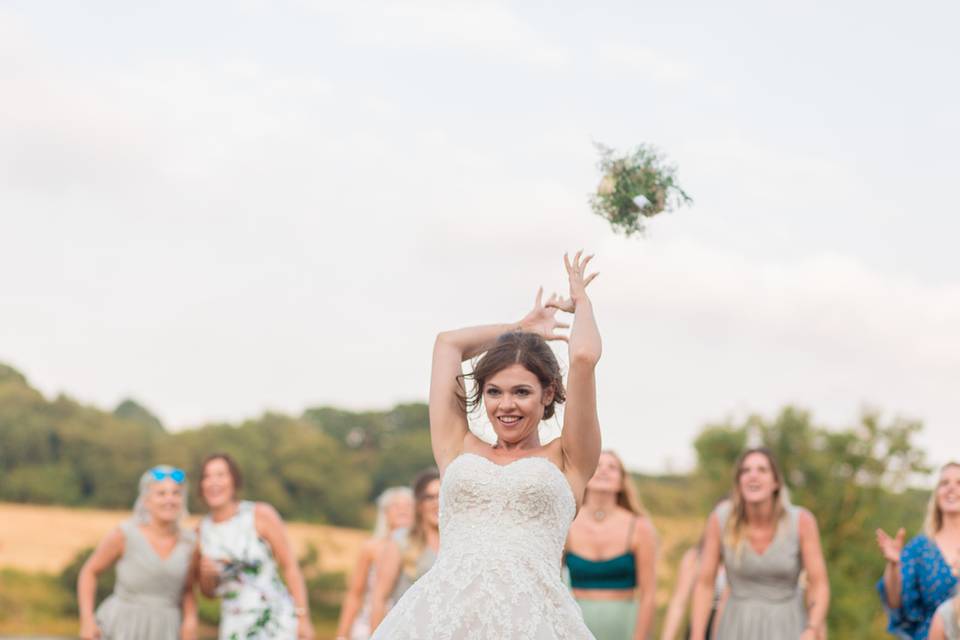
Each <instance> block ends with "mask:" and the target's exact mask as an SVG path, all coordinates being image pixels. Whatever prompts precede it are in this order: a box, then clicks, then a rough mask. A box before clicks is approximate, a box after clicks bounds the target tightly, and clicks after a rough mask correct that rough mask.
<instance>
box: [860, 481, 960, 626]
mask: <svg viewBox="0 0 960 640" xmlns="http://www.w3.org/2000/svg"><path fill="white" fill-rule="evenodd" d="M904 535H905V534H904V530H903V529H900V530H899V531H898V532H897V535H896V536H893V537H891V536H889V535H887V533H886V532H885V531H883V530H882V529H878V530H877V544H878V545H879V547H880V551H881V552H882V553H883V556H884V558H885V559H886V561H887V567H886V569H885V570H884V573H883V578H881V579H880V582H879V583H877V590H878V591H879V592H880V599H881V600H882V601H883V605H884V608H885V609H886V610H887V615H888V616H889V619H890V624H889V626H888V627H887V630H888V631H889V632H890V633H891V634H893V635H894V636H896V637H898V638H909V639H910V640H926V638H927V634H928V632H929V630H930V623H931V620H932V619H933V615H934V613H935V612H936V611H937V608H938V607H939V606H940V605H941V604H942V603H943V602H945V601H946V600H948V599H949V598H950V596H951V595H952V594H953V593H955V592H956V589H957V577H958V574H960V463H957V462H950V463H948V464H946V465H945V466H944V467H943V468H942V469H941V470H940V479H939V482H938V483H937V488H936V489H934V492H933V495H932V496H931V497H930V503H929V505H928V507H927V517H926V521H925V522H924V532H923V533H922V534H920V535H918V536H917V537H915V538H914V539H913V540H911V541H910V542H909V543H908V544H907V545H906V546H904V545H903V541H904Z"/></svg>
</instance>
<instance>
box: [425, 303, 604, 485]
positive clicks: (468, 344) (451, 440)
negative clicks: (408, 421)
mask: <svg viewBox="0 0 960 640" xmlns="http://www.w3.org/2000/svg"><path fill="white" fill-rule="evenodd" d="M552 303H553V299H552V298H551V299H550V300H549V301H548V302H547V304H546V305H544V304H543V290H542V289H541V290H539V291H537V297H536V301H535V302H534V306H533V309H532V310H531V311H530V313H528V314H527V315H526V316H524V318H523V319H522V320H520V321H519V322H514V323H508V324H490V325H484V326H479V327H467V328H465V329H455V330H453V331H444V332H443V333H441V334H439V335H438V336H437V339H436V342H435V343H434V345H433V368H432V370H431V373H430V441H431V444H432V445H433V458H434V460H436V462H437V467H438V468H439V469H440V473H443V471H444V469H446V467H447V465H448V464H450V462H452V461H453V459H454V458H456V457H457V456H458V455H460V453H462V452H463V443H464V439H465V438H466V437H467V433H469V428H468V426H467V413H466V399H465V397H464V393H465V392H466V389H465V388H464V384H463V378H462V374H463V368H462V364H463V362H464V361H465V360H469V359H470V358H473V357H475V356H478V355H480V354H481V353H483V352H485V351H487V350H488V349H489V348H490V347H492V346H493V345H494V343H496V341H497V338H499V337H500V336H502V335H503V334H505V333H508V332H510V331H529V332H532V333H536V334H538V335H540V336H542V337H543V338H544V339H545V340H564V339H566V336H563V335H562V334H558V333H556V330H557V329H565V328H567V325H565V324H562V323H560V322H557V320H556V318H555V316H556V313H557V309H556V308H553V307H555V305H553V304H552ZM594 463H596V460H594Z"/></svg>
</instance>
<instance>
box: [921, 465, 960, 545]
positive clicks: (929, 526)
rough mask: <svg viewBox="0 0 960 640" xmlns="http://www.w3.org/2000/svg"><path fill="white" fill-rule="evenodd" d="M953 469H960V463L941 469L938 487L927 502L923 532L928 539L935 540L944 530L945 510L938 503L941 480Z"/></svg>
mask: <svg viewBox="0 0 960 640" xmlns="http://www.w3.org/2000/svg"><path fill="white" fill-rule="evenodd" d="M951 467H956V468H958V469H960V462H954V461H950V462H948V463H947V464H945V465H943V466H942V467H940V475H939V477H938V478H937V486H936V487H934V488H933V493H931V494H930V500H929V501H928V502H927V515H926V516H925V517H924V519H923V532H924V533H925V534H927V537H928V538H933V536H935V535H937V533H938V532H939V531H940V529H942V528H943V510H942V509H941V508H940V503H939V502H938V501H937V493H938V492H939V490H940V480H941V479H943V474H944V472H945V471H946V470H947V469H950V468H951Z"/></svg>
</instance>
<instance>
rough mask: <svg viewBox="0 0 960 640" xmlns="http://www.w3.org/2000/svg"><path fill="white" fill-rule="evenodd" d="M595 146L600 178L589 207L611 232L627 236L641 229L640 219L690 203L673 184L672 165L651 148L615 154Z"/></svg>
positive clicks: (642, 221) (643, 146) (605, 148)
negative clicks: (597, 152)
mask: <svg viewBox="0 0 960 640" xmlns="http://www.w3.org/2000/svg"><path fill="white" fill-rule="evenodd" d="M596 146H597V150H598V151H599V152H600V162H599V163H598V166H599V167H600V171H601V173H602V174H603V179H602V180H601V182H600V185H599V186H598V187H597V191H596V193H594V194H591V196H590V207H591V208H592V209H593V212H594V213H596V214H597V215H598V216H601V217H603V218H605V219H606V220H607V221H608V222H609V223H610V226H612V227H613V228H614V230H615V231H621V232H623V233H624V234H625V235H627V236H629V235H632V234H634V233H637V232H643V230H644V218H652V217H653V216H655V215H657V214H658V213H662V212H663V211H672V210H673V209H674V208H675V207H677V206H680V205H684V204H690V203H691V202H693V200H692V199H691V198H690V196H688V195H687V193H686V192H685V191H684V190H683V189H681V188H680V185H679V184H678V183H677V179H676V175H675V174H676V168H675V167H673V166H671V165H668V164H667V163H666V159H665V158H664V156H663V155H662V154H661V153H660V152H659V151H657V149H656V148H655V147H652V146H650V145H645V144H642V145H640V146H639V147H637V148H636V149H634V150H633V151H632V152H630V153H627V154H623V155H619V154H617V153H616V151H614V150H613V149H611V148H609V147H606V146H604V145H602V144H597V145H596Z"/></svg>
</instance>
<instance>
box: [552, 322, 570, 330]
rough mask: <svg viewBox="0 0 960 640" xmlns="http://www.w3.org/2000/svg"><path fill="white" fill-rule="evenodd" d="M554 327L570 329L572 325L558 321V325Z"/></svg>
mask: <svg viewBox="0 0 960 640" xmlns="http://www.w3.org/2000/svg"><path fill="white" fill-rule="evenodd" d="M554 328H555V329H569V328H570V325H569V324H567V323H566V322H558V323H557V326H556V327H554Z"/></svg>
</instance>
